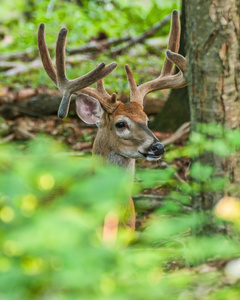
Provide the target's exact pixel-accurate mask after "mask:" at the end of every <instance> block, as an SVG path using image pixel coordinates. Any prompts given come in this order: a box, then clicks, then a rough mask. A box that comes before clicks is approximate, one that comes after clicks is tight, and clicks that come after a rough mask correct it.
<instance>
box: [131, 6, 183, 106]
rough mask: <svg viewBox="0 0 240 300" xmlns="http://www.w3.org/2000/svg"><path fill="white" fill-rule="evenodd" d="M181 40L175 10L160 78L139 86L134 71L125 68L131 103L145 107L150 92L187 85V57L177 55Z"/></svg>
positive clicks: (177, 16) (177, 15)
mask: <svg viewBox="0 0 240 300" xmlns="http://www.w3.org/2000/svg"><path fill="white" fill-rule="evenodd" d="M179 39H180V22H179V14H178V11H177V10H174V11H173V12H172V21H171V31H170V37H169V42H168V50H167V51H166V58H165V61H164V64H163V68H162V72H161V74H160V75H159V77H158V78H156V79H154V80H151V81H148V82H145V83H143V84H141V85H140V86H137V84H136V82H135V79H134V77H133V73H132V70H131V69H130V67H129V66H128V65H126V66H125V68H126V72H127V77H128V82H129V86H130V93H131V101H136V102H138V103H140V104H141V105H143V99H144V97H145V96H146V95H147V94H148V93H150V92H153V91H157V90H162V89H168V88H175V89H176V88H181V87H184V86H186V85H187V80H186V77H185V76H184V74H185V72H186V66H187V61H186V59H185V57H183V56H182V55H180V54H178V53H177V52H178V49H179ZM174 64H175V65H177V67H178V68H179V70H180V71H179V72H178V73H177V74H172V71H173V66H174Z"/></svg>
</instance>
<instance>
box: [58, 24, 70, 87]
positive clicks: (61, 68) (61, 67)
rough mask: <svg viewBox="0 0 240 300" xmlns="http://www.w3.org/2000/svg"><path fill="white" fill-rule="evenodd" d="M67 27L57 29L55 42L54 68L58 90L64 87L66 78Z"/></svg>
mask: <svg viewBox="0 0 240 300" xmlns="http://www.w3.org/2000/svg"><path fill="white" fill-rule="evenodd" d="M67 32H68V30H67V28H62V29H61V30H60V31H59V34H58V39H57V43H56V69H57V86H58V88H59V89H60V90H62V89H64V87H65V85H66V83H67V81H68V79H67V76H66V71H65V47H66V39H67Z"/></svg>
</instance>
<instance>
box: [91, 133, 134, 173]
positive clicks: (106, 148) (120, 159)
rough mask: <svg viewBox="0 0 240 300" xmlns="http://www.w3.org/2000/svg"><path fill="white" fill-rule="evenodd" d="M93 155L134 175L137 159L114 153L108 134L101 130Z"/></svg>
mask: <svg viewBox="0 0 240 300" xmlns="http://www.w3.org/2000/svg"><path fill="white" fill-rule="evenodd" d="M93 154H96V155H100V156H102V157H104V158H106V159H107V161H108V162H109V164H111V165H118V166H120V167H123V168H126V169H128V170H129V171H131V172H132V174H134V170H135V159H133V158H127V157H124V156H123V155H120V154H118V153H117V152H116V151H114V150H113V147H112V145H111V141H110V140H109V135H108V132H106V131H105V130H103V129H101V128H100V129H99V130H98V132H97V135H96V138H95V141H94V144H93Z"/></svg>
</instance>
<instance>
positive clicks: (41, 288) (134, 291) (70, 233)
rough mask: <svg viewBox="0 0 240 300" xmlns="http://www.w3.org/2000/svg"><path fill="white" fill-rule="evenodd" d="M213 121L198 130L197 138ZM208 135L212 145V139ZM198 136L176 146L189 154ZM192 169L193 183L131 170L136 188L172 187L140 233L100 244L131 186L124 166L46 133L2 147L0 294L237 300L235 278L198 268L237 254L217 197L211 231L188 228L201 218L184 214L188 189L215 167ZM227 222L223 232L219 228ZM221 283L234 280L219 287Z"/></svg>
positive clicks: (233, 204)
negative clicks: (75, 153) (76, 151)
mask: <svg viewBox="0 0 240 300" xmlns="http://www.w3.org/2000/svg"><path fill="white" fill-rule="evenodd" d="M214 127H216V126H210V127H209V131H208V130H207V128H206V127H204V128H203V130H202V136H201V138H204V136H205V138H206V134H207V135H209V132H211V130H212V129H213V128H214ZM204 130H205V131H204ZM218 130H219V128H218ZM211 134H212V136H211V143H212V146H213V145H214V143H215V138H217V139H218V137H217V133H216V132H214V133H213V132H211ZM226 134H228V132H227V131H226ZM229 134H230V136H231V139H230V138H229V140H231V143H230V144H229V145H231V147H232V148H234V147H235V149H237V148H238V147H239V141H236V139H235V138H234V135H235V137H237V136H238V135H239V132H238V131H235V132H231V133H230V132H229ZM214 135H215V137H214ZM192 136H193V137H194V133H193V135H192ZM234 141H236V142H234ZM198 142H199V139H195V138H193V139H192V140H191V141H190V142H189V145H188V146H186V147H184V148H183V149H182V150H181V151H183V152H187V153H188V154H189V153H191V149H195V148H196V147H198ZM209 144H210V141H209ZM173 152H174V151H173ZM233 154H234V152H233ZM194 155H195V152H194V153H193V156H194ZM171 156H172V151H169V153H168V158H169V157H171ZM191 172H192V177H193V178H194V180H195V179H196V180H197V181H192V182H190V183H184V182H183V183H182V182H179V181H177V180H176V179H175V177H174V173H175V169H174V167H172V168H167V169H162V170H138V174H137V176H138V181H137V182H136V184H135V191H137V192H139V190H140V189H142V188H146V187H156V186H158V187H159V186H163V187H164V186H166V185H168V186H171V190H172V192H171V193H170V194H169V195H168V196H167V197H166V199H165V200H164V201H163V203H162V205H161V207H160V208H159V209H158V210H157V211H156V212H155V214H154V215H152V217H151V218H150V219H149V221H148V222H147V223H146V224H145V225H144V228H142V229H141V231H139V232H136V233H135V235H134V236H133V237H131V236H129V235H128V233H126V232H120V233H119V236H118V240H117V241H116V242H115V243H109V244H108V243H103V242H102V227H103V222H104V218H105V216H106V214H107V213H108V212H109V211H112V212H115V213H118V211H119V207H120V205H121V203H123V202H124V201H126V198H127V195H128V193H129V190H130V189H131V186H130V181H131V180H130V179H129V176H128V174H127V173H126V172H125V171H124V170H122V169H118V168H116V167H106V166H105V165H102V162H100V161H98V160H94V164H92V161H91V159H89V158H88V157H72V156H70V155H68V152H67V150H66V149H65V148H63V147H62V145H60V144H58V143H55V142H53V141H51V140H48V139H46V138H45V137H39V138H38V139H36V140H35V141H33V142H31V143H30V144H29V145H27V146H26V147H24V149H22V150H21V149H19V146H18V145H13V144H12V145H11V146H10V145H7V146H1V151H0V191H1V192H0V296H1V298H2V299H4V300H5V299H6V300H8V299H9V300H14V299H26V300H28V299H46V298H47V299H129V298H131V299H140V300H141V299H144V300H145V299H166V298H169V299H176V300H177V299H186V300H188V299H189V300H192V299H231V300H232V299H237V297H238V291H239V288H240V285H239V281H238V280H237V279H234V276H233V275H231V274H230V275H225V277H224V276H223V275H222V273H221V272H222V271H221V272H219V271H218V269H217V268H212V269H211V268H210V267H206V268H210V269H208V271H207V272H206V271H204V270H203V271H201V269H198V268H197V267H196V266H198V265H201V264H204V263H209V262H211V261H214V260H215V261H216V260H217V261H224V260H229V259H231V258H232V257H237V256H239V252H240V251H239V249H240V248H239V246H240V241H239V238H238V237H237V236H238V234H239V230H240V222H239V219H240V218H239V217H240V203H239V201H237V200H235V199H234V198H230V200H229V201H225V202H224V201H220V202H219V204H217V206H216V208H215V209H214V211H213V213H212V216H211V219H212V220H211V222H212V223H213V224H214V225H215V226H216V228H219V231H218V232H216V233H215V234H214V233H212V234H209V233H208V234H207V235H204V234H203V233H201V234H194V233H196V232H198V231H199V228H202V227H204V226H205V224H208V223H209V215H207V214H206V213H204V212H203V211H198V212H196V211H192V209H191V196H192V194H194V193H197V192H199V191H200V190H199V189H200V188H202V183H203V182H208V183H211V180H212V174H213V170H212V168H210V167H209V166H200V165H199V164H197V163H196V164H195V165H194V166H193V168H192V171H191ZM200 172H201V174H205V173H206V174H205V176H202V177H199V175H198V174H199V173H200ZM198 181H200V184H201V185H197V182H198ZM222 188H223V186H222ZM238 189H239V187H238ZM219 200H220V199H219ZM186 208H187V209H186ZM226 227H228V229H229V231H231V235H230V236H227V235H225V234H224V232H225V231H224V230H221V228H222V229H223V228H226ZM221 232H222V233H221ZM129 241H131V242H130V244H129ZM203 266H204V265H203ZM206 266H207V265H206ZM192 267H195V268H193V269H192ZM230 273H231V272H230ZM233 274H234V272H233ZM228 276H230V277H231V276H233V278H230V279H229V277H228ZM238 278H239V277H238ZM227 280H233V281H232V283H231V285H230V286H225V287H223V294H221V293H220V292H219V288H220V287H221V286H224V284H225V281H227ZM201 290H204V291H205V290H206V297H205V296H202V294H201V296H200V295H199V293H200V292H199V291H201ZM221 295H224V297H223V296H221Z"/></svg>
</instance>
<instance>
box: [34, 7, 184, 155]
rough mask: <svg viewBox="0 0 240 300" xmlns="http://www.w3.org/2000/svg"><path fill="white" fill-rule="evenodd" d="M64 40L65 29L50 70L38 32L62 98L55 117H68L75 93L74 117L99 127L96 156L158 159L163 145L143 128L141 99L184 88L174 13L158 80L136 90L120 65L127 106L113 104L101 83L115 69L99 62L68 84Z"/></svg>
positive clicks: (41, 33)
mask: <svg viewBox="0 0 240 300" xmlns="http://www.w3.org/2000/svg"><path fill="white" fill-rule="evenodd" d="M66 35H67V30H66V29H65V28H62V29H61V30H60V32H59V36H58V40H57V45H56V70H55V68H54V67H53V65H52V62H51V59H50V56H49V53H48V50H47V46H46V42H45V39H44V25H43V24H41V25H40V27H39V31H38V45H39V50H40V54H41V58H42V62H43V66H44V68H45V70H46V72H47V74H48V76H49V77H50V78H51V80H52V81H53V82H54V83H55V84H56V86H57V87H58V88H59V90H60V91H61V92H62V93H63V99H62V102H61V104H60V107H59V112H58V116H59V117H60V118H63V117H65V116H66V115H67V113H68V107H69V103H70V98H71V95H72V94H73V93H77V94H79V93H80V94H79V95H78V97H77V99H76V110H77V114H78V116H79V117H80V118H81V119H82V120H83V121H84V122H86V123H88V124H96V125H97V126H98V127H99V131H98V134H97V138H96V141H95V144H94V152H95V153H98V154H100V155H102V156H105V157H108V158H109V156H111V155H112V154H111V153H115V154H116V155H120V156H122V157H125V158H146V159H148V160H157V159H159V158H160V157H161V155H162V154H163V153H164V152H165V150H164V146H163V145H162V144H161V143H160V142H159V141H158V139H157V138H156V137H155V136H154V134H153V133H152V132H151V130H150V129H149V128H148V126H147V122H148V118H147V116H146V114H145V113H144V111H143V99H144V97H145V95H147V94H148V93H150V92H153V91H157V90H161V89H167V88H181V87H184V86H185V85H186V84H187V82H186V78H185V76H184V73H185V71H186V59H185V58H184V57H183V56H181V55H180V54H178V53H177V52H178V48H179V38H180V23H179V15H178V12H177V11H176V10H174V11H173V13H172V23H171V31H170V38H169V43H168V50H167V52H166V58H165V61H164V65H163V68H162V72H161V74H160V75H159V77H158V78H156V79H154V80H152V81H149V82H146V83H143V84H141V85H139V86H137V84H136V82H135V80H134V77H133V74H132V71H131V69H130V67H129V66H128V65H126V66H125V67H126V72H127V78H128V82H129V86H130V101H129V102H128V103H126V104H124V103H123V102H121V100H119V99H117V96H116V94H115V93H114V94H112V95H109V94H108V93H107V91H106V90H105V88H104V83H103V79H102V78H103V77H105V76H107V75H108V74H110V73H111V72H112V71H113V70H114V69H115V67H116V63H115V62H113V63H111V64H110V65H108V66H105V64H104V63H102V64H100V65H99V66H98V67H97V68H96V69H94V70H93V71H91V72H89V73H88V74H86V75H84V76H81V77H79V78H77V79H74V80H68V79H67V77H66V73H65V62H64V55H65V44H66ZM174 64H176V65H177V67H178V68H179V72H178V73H177V74H174V73H173V67H174ZM94 82H97V87H96V88H91V87H89V86H90V85H91V84H93V83H94Z"/></svg>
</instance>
